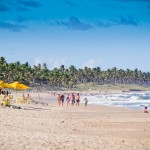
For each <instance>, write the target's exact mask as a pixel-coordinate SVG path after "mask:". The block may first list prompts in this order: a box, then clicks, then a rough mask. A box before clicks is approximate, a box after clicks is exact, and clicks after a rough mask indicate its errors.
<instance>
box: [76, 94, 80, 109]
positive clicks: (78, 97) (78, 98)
mask: <svg viewBox="0 0 150 150" xmlns="http://www.w3.org/2000/svg"><path fill="white" fill-rule="evenodd" d="M79 103H80V95H79V93H77V95H76V106H79Z"/></svg>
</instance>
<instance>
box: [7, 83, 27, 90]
mask: <svg viewBox="0 0 150 150" xmlns="http://www.w3.org/2000/svg"><path fill="white" fill-rule="evenodd" d="M9 85H10V87H11V88H13V89H16V90H27V89H29V88H30V87H29V86H27V85H25V84H22V83H20V82H13V83H11V84H9Z"/></svg>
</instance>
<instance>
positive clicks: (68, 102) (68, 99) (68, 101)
mask: <svg viewBox="0 0 150 150" xmlns="http://www.w3.org/2000/svg"><path fill="white" fill-rule="evenodd" d="M66 102H67V106H70V97H69V93H68V95H67V97H66Z"/></svg>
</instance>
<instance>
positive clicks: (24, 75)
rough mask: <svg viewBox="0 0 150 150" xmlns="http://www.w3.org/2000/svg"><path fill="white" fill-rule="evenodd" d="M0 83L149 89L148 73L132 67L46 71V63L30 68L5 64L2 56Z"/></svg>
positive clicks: (27, 65) (17, 63) (51, 87)
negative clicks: (0, 81) (122, 85)
mask: <svg viewBox="0 0 150 150" xmlns="http://www.w3.org/2000/svg"><path fill="white" fill-rule="evenodd" d="M0 80H4V81H7V82H9V83H11V82H13V81H19V82H22V83H24V84H27V85H29V86H30V87H36V86H43V87H47V88H48V89H58V88H63V87H65V88H68V89H71V88H74V87H76V85H78V84H85V83H94V84H97V85H104V84H113V85H114V84H137V85H142V86H146V87H148V86H150V72H142V71H141V70H138V69H137V68H135V69H134V70H130V69H126V70H123V69H118V68H116V67H113V68H110V69H107V70H101V68H100V67H95V68H89V67H84V68H83V69H81V68H79V69H77V68H76V67H75V66H74V65H71V66H70V67H69V68H65V66H64V65H61V66H60V67H59V68H54V69H52V70H49V69H48V67H47V64H46V63H43V64H38V65H34V66H33V67H31V65H30V64H29V63H28V62H26V63H23V64H21V63H20V62H19V61H16V62H13V63H7V61H6V59H5V58H4V57H0Z"/></svg>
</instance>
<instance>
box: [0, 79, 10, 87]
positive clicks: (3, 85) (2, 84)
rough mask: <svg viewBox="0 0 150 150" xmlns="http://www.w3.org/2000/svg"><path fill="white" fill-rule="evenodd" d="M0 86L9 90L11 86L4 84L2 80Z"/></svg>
mask: <svg viewBox="0 0 150 150" xmlns="http://www.w3.org/2000/svg"><path fill="white" fill-rule="evenodd" d="M0 86H2V87H4V88H11V86H10V85H9V84H8V83H6V82H4V81H2V80H1V81H0Z"/></svg>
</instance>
